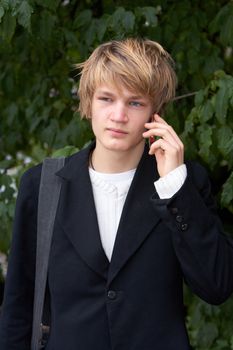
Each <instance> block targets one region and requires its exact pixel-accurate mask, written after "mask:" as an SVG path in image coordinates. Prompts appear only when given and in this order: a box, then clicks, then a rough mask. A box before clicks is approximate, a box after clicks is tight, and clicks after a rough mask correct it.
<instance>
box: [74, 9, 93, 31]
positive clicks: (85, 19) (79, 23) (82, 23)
mask: <svg viewBox="0 0 233 350" xmlns="http://www.w3.org/2000/svg"><path fill="white" fill-rule="evenodd" d="M91 20H92V12H91V10H84V11H81V12H80V13H79V14H78V15H77V17H76V18H75V20H74V23H73V27H74V29H78V28H81V27H87V26H88V25H89V24H90V23H91Z"/></svg>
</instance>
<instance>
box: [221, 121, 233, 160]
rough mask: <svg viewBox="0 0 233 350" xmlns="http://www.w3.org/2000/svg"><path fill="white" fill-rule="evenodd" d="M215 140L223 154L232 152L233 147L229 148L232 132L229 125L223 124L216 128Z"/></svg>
mask: <svg viewBox="0 0 233 350" xmlns="http://www.w3.org/2000/svg"><path fill="white" fill-rule="evenodd" d="M217 140H218V149H219V150H220V152H221V153H222V154H223V155H224V156H228V154H233V149H231V144H232V143H233V142H232V141H233V132H232V129H231V128H230V127H229V126H227V125H223V126H221V127H220V129H218V130H217ZM232 147H233V145H232Z"/></svg>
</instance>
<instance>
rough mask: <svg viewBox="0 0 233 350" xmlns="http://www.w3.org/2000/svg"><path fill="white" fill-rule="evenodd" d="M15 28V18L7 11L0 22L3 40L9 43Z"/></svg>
mask: <svg viewBox="0 0 233 350" xmlns="http://www.w3.org/2000/svg"><path fill="white" fill-rule="evenodd" d="M15 28H16V18H15V17H14V16H12V14H11V13H10V12H9V11H8V12H6V13H5V15H4V17H3V20H2V37H3V39H4V40H6V41H8V42H10V41H11V39H12V37H13V35H14V33H15Z"/></svg>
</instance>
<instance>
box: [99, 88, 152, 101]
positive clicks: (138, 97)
mask: <svg viewBox="0 0 233 350" xmlns="http://www.w3.org/2000/svg"><path fill="white" fill-rule="evenodd" d="M96 93H97V94H104V95H107V96H114V95H115V94H114V93H112V92H110V91H107V90H101V89H100V90H96ZM127 98H130V99H135V100H139V99H140V100H142V99H144V98H146V97H145V96H143V95H129V96H127Z"/></svg>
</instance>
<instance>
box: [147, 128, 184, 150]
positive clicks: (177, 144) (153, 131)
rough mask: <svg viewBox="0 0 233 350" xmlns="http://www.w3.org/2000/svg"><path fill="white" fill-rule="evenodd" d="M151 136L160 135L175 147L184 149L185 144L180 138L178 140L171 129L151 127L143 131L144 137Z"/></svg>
mask: <svg viewBox="0 0 233 350" xmlns="http://www.w3.org/2000/svg"><path fill="white" fill-rule="evenodd" d="M151 136H159V137H162V138H163V139H164V140H165V141H168V142H169V143H170V144H171V145H173V147H176V148H177V149H178V150H180V151H182V150H183V145H182V144H181V141H180V140H177V138H176V137H174V134H173V133H171V132H170V130H169V129H167V128H164V129H158V128H156V129H150V130H148V131H146V132H144V133H143V137H146V138H149V137H151Z"/></svg>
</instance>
